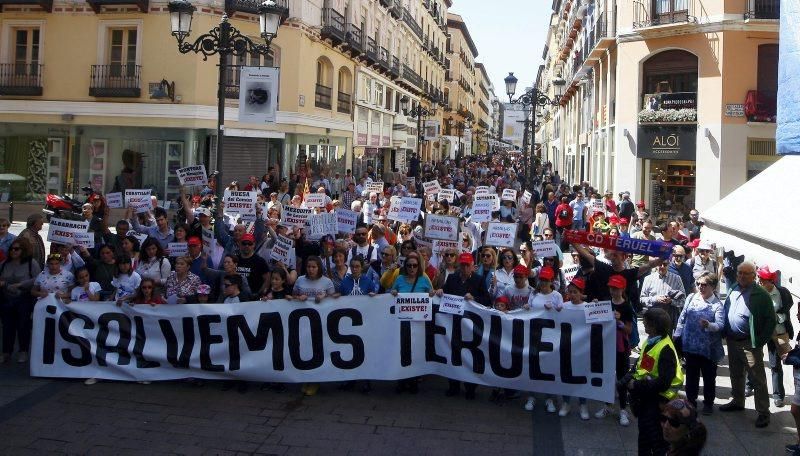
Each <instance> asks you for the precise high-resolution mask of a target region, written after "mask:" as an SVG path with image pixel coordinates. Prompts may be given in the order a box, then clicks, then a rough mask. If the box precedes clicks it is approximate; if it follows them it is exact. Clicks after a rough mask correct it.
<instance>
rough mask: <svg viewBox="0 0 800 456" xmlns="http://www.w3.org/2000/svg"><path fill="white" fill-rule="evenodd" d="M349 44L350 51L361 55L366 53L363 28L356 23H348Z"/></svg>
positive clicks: (347, 36)
mask: <svg viewBox="0 0 800 456" xmlns="http://www.w3.org/2000/svg"><path fill="white" fill-rule="evenodd" d="M346 38H347V44H349V45H350V52H352V53H353V55H360V54H363V53H364V37H363V36H362V35H361V29H360V28H358V27H357V26H356V25H355V24H347V35H346Z"/></svg>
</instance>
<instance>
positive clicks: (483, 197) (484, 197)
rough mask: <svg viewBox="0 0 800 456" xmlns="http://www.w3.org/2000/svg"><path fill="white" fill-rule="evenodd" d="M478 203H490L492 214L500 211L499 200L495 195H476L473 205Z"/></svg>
mask: <svg viewBox="0 0 800 456" xmlns="http://www.w3.org/2000/svg"><path fill="white" fill-rule="evenodd" d="M478 201H491V202H492V212H494V211H499V210H500V198H498V197H497V195H478V196H476V197H475V198H473V205H474V203H476V202H478Z"/></svg>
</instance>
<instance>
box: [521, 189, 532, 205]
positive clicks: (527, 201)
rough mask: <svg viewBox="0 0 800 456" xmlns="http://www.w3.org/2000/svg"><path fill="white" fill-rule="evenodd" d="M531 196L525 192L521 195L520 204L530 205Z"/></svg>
mask: <svg viewBox="0 0 800 456" xmlns="http://www.w3.org/2000/svg"><path fill="white" fill-rule="evenodd" d="M532 196H533V195H531V192H529V191H527V190H525V193H523V194H522V202H523V203H525V204H530V203H531V197H532Z"/></svg>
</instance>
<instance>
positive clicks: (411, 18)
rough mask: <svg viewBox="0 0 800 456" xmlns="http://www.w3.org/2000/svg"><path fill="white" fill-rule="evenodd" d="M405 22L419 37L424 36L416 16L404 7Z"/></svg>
mask: <svg viewBox="0 0 800 456" xmlns="http://www.w3.org/2000/svg"><path fill="white" fill-rule="evenodd" d="M403 22H405V23H406V25H408V28H410V29H411V31H412V32H414V35H417V38H419V39H422V38H423V33H422V27H420V26H419V24H417V21H415V20H414V16H412V15H411V13H410V12H409V11H408V10H407V9H406V8H403Z"/></svg>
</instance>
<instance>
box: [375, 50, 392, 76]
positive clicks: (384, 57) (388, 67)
mask: <svg viewBox="0 0 800 456" xmlns="http://www.w3.org/2000/svg"><path fill="white" fill-rule="evenodd" d="M379 52H380V54H379V55H378V65H380V67H381V68H382V69H383V70H385V71H392V64H391V63H390V61H391V59H390V58H389V50H388V49H386V48H385V47H381V48H380V49H379Z"/></svg>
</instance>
